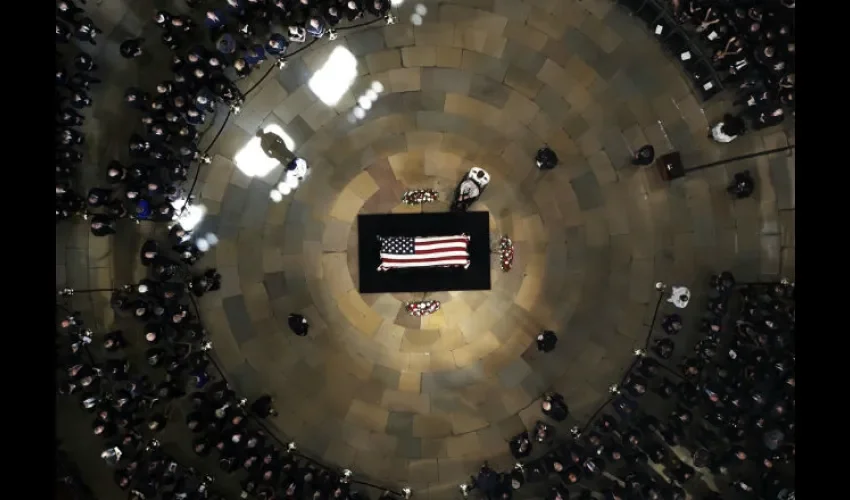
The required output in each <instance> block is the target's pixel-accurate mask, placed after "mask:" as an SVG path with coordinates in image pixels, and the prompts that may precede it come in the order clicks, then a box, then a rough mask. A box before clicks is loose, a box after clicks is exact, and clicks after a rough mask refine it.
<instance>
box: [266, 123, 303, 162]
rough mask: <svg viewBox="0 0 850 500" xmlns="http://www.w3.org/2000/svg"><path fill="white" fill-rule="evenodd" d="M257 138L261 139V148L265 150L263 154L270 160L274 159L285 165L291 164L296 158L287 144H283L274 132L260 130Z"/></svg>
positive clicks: (281, 139)
mask: <svg viewBox="0 0 850 500" xmlns="http://www.w3.org/2000/svg"><path fill="white" fill-rule="evenodd" d="M257 137H259V138H260V147H261V148H263V153H265V154H266V155H267V156H268V157H269V158H273V159H275V160H277V161H279V162H280V163H281V164H283V165H287V164H289V162H291V161H292V160H293V159H294V158H295V155H294V154H293V153H292V151H290V150H289V148H287V147H286V143H285V142H283V138H282V137H281V136H279V135H277V134H274V133H272V132H263V131H262V130H258V131H257Z"/></svg>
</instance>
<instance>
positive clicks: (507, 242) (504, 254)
mask: <svg viewBox="0 0 850 500" xmlns="http://www.w3.org/2000/svg"><path fill="white" fill-rule="evenodd" d="M499 263H500V264H501V266H502V271H504V272H508V271H510V270H511V267H513V265H514V242H513V241H511V239H510V238H509V237H508V235H504V236H502V239H500V240H499Z"/></svg>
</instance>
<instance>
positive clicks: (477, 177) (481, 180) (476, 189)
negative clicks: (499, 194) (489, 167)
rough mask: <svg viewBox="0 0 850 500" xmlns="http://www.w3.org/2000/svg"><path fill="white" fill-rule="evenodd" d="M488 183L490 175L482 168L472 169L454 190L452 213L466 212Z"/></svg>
mask: <svg viewBox="0 0 850 500" xmlns="http://www.w3.org/2000/svg"><path fill="white" fill-rule="evenodd" d="M489 183H490V174H488V173H487V171H485V170H484V169H483V168H479V167H472V169H470V171H469V173H468V174H466V177H464V178H463V180H462V181H461V182H460V184H458V186H457V189H456V190H455V199H454V202H453V203H452V207H451V209H452V211H453V212H466V211H467V210H468V209H469V207H470V206H471V205H472V204H473V203H475V200H477V199H478V198H479V197H481V193H483V192H484V188H485V187H487V184H489Z"/></svg>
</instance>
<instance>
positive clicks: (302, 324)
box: [288, 313, 310, 337]
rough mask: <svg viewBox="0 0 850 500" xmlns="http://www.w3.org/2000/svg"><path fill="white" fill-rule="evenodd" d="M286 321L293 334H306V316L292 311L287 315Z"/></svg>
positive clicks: (301, 335)
mask: <svg viewBox="0 0 850 500" xmlns="http://www.w3.org/2000/svg"><path fill="white" fill-rule="evenodd" d="M288 323H289V329H290V330H292V332H293V333H294V334H295V335H298V336H299V337H304V336H305V335H307V332H308V330H309V328H310V325H309V324H308V323H307V318H305V317H304V316H302V315H300V314H296V313H292V314H290V315H289V319H288Z"/></svg>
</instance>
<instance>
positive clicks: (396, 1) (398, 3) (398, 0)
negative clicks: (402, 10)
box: [390, 0, 404, 7]
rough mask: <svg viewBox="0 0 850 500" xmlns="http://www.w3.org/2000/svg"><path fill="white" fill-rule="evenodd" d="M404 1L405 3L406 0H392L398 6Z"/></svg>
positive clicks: (393, 4)
mask: <svg viewBox="0 0 850 500" xmlns="http://www.w3.org/2000/svg"><path fill="white" fill-rule="evenodd" d="M403 3H404V0H390V4H391V5H392V6H393V7H398V6H399V5H401V4H403Z"/></svg>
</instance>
